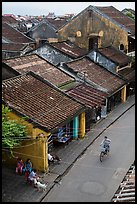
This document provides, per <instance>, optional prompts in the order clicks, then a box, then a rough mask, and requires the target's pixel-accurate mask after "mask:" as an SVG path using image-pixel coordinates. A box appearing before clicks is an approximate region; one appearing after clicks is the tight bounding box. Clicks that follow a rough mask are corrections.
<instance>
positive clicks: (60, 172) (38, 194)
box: [2, 95, 135, 202]
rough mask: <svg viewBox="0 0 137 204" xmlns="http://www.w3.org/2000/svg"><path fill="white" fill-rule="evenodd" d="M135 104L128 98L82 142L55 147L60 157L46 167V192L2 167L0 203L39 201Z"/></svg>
mask: <svg viewBox="0 0 137 204" xmlns="http://www.w3.org/2000/svg"><path fill="white" fill-rule="evenodd" d="M134 104H135V96H134V95H133V96H130V97H129V98H128V99H127V101H126V102H125V103H122V104H120V105H118V106H117V107H116V108H115V109H114V110H113V111H111V112H110V113H109V115H108V116H107V117H106V118H105V119H102V120H100V121H98V122H97V123H95V124H94V125H93V126H92V129H91V131H89V132H88V133H87V134H86V136H85V138H84V139H78V140H72V141H71V142H70V143H69V144H68V145H66V146H65V147H61V148H56V150H55V151H56V152H55V153H57V155H58V156H59V157H60V158H61V162H60V164H59V165H58V164H50V168H49V169H50V173H48V174H42V176H43V182H44V181H45V182H48V187H47V190H46V191H37V189H36V188H33V187H32V186H29V185H28V184H26V183H25V180H24V176H19V175H15V169H9V168H6V167H4V166H3V167H2V201H3V202H40V201H41V200H42V199H43V197H44V196H45V195H46V194H47V193H48V192H49V191H50V189H51V188H52V187H53V186H54V185H56V184H58V185H59V184H60V181H61V178H62V177H63V176H64V175H65V173H66V172H67V171H68V170H69V168H71V166H72V165H73V163H74V162H75V161H76V160H77V158H78V157H80V156H81V155H82V154H83V152H84V151H85V150H86V149H87V148H88V146H90V145H91V144H92V143H93V142H94V140H95V139H96V138H97V137H98V136H99V135H100V134H101V133H102V132H103V131H105V129H106V128H107V127H109V126H110V125H111V124H112V123H113V122H115V120H117V119H118V118H119V117H120V116H121V115H122V114H124V112H125V111H127V110H128V109H129V108H130V107H132V106H133V105H134Z"/></svg>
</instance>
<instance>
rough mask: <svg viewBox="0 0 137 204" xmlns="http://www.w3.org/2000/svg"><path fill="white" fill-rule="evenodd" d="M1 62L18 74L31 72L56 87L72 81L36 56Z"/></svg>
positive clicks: (71, 78) (31, 55)
mask: <svg viewBox="0 0 137 204" xmlns="http://www.w3.org/2000/svg"><path fill="white" fill-rule="evenodd" d="M3 62H4V63H5V64H7V65H8V66H10V67H12V68H13V69H15V70H16V71H18V72H19V73H20V74H23V73H26V72H28V71H33V72H35V73H37V74H39V75H40V76H42V77H43V78H44V79H46V80H48V81H50V82H51V83H52V84H54V85H57V86H58V85H61V84H65V83H68V82H70V81H74V78H73V77H71V76H69V75H68V74H66V73H64V72H63V71H61V70H60V69H58V68H57V67H55V66H54V65H52V64H51V63H49V62H48V61H46V60H45V59H43V58H41V57H40V56H39V55H37V54H30V55H25V56H21V57H15V58H11V59H6V60H3Z"/></svg>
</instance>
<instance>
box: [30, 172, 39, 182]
mask: <svg viewBox="0 0 137 204" xmlns="http://www.w3.org/2000/svg"><path fill="white" fill-rule="evenodd" d="M28 179H29V180H30V181H32V182H33V183H34V184H36V183H37V181H38V179H39V177H38V176H37V174H36V169H32V171H31V173H30V174H29V177H28Z"/></svg>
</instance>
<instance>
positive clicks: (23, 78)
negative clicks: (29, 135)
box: [2, 72, 85, 130]
mask: <svg viewBox="0 0 137 204" xmlns="http://www.w3.org/2000/svg"><path fill="white" fill-rule="evenodd" d="M2 85H3V86H2V87H3V90H2V94H3V100H4V101H5V102H6V104H7V105H8V106H9V107H10V108H12V109H14V110H15V111H17V112H18V113H19V114H22V115H24V116H28V117H29V119H30V120H31V121H32V122H34V123H35V124H36V125H38V126H40V127H43V128H46V129H47V130H52V129H54V128H57V127H58V126H59V127H60V125H62V124H64V122H66V121H67V120H69V121H70V120H72V119H73V117H74V116H76V115H79V114H80V113H82V112H83V111H84V110H85V107H84V105H82V104H81V103H79V102H77V101H76V100H75V99H72V98H71V97H70V96H68V95H67V94H66V93H64V92H63V91H61V90H60V89H58V88H57V87H55V86H53V85H52V84H50V83H49V82H47V81H46V80H43V78H41V77H39V76H38V75H36V74H34V73H32V72H30V73H28V74H24V75H20V76H17V77H13V78H11V79H8V80H4V81H3V82H2Z"/></svg>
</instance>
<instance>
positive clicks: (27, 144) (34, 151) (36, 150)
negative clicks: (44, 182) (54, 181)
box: [2, 112, 50, 172]
mask: <svg viewBox="0 0 137 204" xmlns="http://www.w3.org/2000/svg"><path fill="white" fill-rule="evenodd" d="M8 116H9V118H10V119H13V120H16V121H17V122H19V123H21V124H24V125H26V126H27V130H28V133H29V134H28V135H29V137H27V138H26V139H24V140H23V141H22V143H21V145H20V146H19V147H16V148H14V149H13V155H14V157H9V154H8V152H7V151H6V152H5V151H4V152H3V154H2V159H3V160H4V161H5V163H6V164H9V165H11V166H13V165H14V166H15V165H16V157H17V156H18V157H21V158H22V159H23V161H24V162H25V161H26V160H27V159H28V158H29V159H30V160H31V161H32V163H33V167H34V168H36V169H37V170H39V171H43V172H48V156H47V153H48V145H47V137H48V136H49V135H50V133H47V132H44V131H43V130H41V129H39V128H34V127H33V125H32V124H30V123H28V122H27V121H24V120H21V118H20V117H19V116H17V115H16V114H14V113H12V112H10V113H8Z"/></svg>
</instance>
